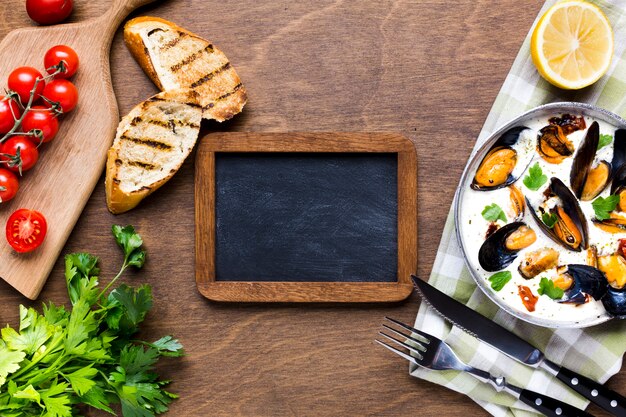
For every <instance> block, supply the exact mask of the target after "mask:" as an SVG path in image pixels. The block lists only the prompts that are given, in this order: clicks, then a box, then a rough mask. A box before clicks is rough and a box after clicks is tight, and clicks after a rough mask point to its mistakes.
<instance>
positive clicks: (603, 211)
mask: <svg viewBox="0 0 626 417" xmlns="http://www.w3.org/2000/svg"><path fill="white" fill-rule="evenodd" d="M617 203H619V196H618V195H610V196H608V197H607V198H602V197H598V198H596V199H595V200H593V203H591V207H593V211H595V213H596V217H597V218H598V220H606V219H609V218H611V215H610V213H611V212H612V211H613V210H615V208H616V207H617Z"/></svg>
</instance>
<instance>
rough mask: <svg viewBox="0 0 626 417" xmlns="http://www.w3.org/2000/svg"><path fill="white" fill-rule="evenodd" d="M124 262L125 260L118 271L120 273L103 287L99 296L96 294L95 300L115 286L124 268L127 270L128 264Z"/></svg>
mask: <svg viewBox="0 0 626 417" xmlns="http://www.w3.org/2000/svg"><path fill="white" fill-rule="evenodd" d="M126 261H127V260H126V259H124V263H123V264H122V268H121V269H120V272H118V273H117V275H116V276H115V278H113V279H112V280H111V282H109V283H108V284H107V286H106V287H104V289H103V290H102V291H100V294H98V297H96V300H99V299H100V297H102V296H103V295H104V294H105V293H106V292H107V291H108V290H109V288H111V285H113V284H115V281H117V279H118V278H119V277H121V276H122V274H123V273H124V271H125V270H126V268H128V264H127V263H126Z"/></svg>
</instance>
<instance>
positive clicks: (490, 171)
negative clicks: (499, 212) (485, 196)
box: [470, 126, 533, 191]
mask: <svg viewBox="0 0 626 417" xmlns="http://www.w3.org/2000/svg"><path fill="white" fill-rule="evenodd" d="M532 136H533V134H532V130H531V129H529V128H528V127H526V126H516V127H513V128H511V129H509V130H507V131H506V132H504V133H503V134H502V136H500V138H498V140H497V141H496V142H495V143H494V144H493V146H492V147H491V149H489V152H487V154H486V155H485V157H484V158H483V160H482V161H481V162H480V165H479V166H478V169H477V170H476V174H475V175H474V179H473V180H472V183H471V184H470V187H472V189H474V190H477V191H490V190H496V189H498V188H502V187H506V186H508V185H510V184H513V183H514V182H515V181H517V179H518V178H519V177H520V176H521V175H522V174H523V173H524V171H526V168H527V167H528V165H529V164H530V162H531V160H532V154H531V153H530V152H524V153H523V154H522V155H521V154H520V152H518V151H517V149H516V146H515V145H517V144H518V142H519V141H520V140H529V141H530V140H532Z"/></svg>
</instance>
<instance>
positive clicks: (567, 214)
mask: <svg viewBox="0 0 626 417" xmlns="http://www.w3.org/2000/svg"><path fill="white" fill-rule="evenodd" d="M549 190H550V194H551V195H555V196H557V197H558V198H559V200H560V202H561V203H560V204H561V206H560V207H561V209H562V212H563V214H564V216H561V215H559V213H558V210H557V213H552V214H556V215H557V217H558V220H557V222H556V223H555V225H554V226H553V227H552V228H549V227H548V226H546V224H545V223H544V222H543V220H542V219H541V218H540V217H539V216H538V215H537V212H536V211H535V209H534V208H533V207H532V205H531V204H530V201H528V198H526V205H528V209H529V211H530V213H531V214H532V216H533V218H534V219H535V221H536V222H537V224H539V228H540V229H541V230H542V231H543V232H544V233H545V234H546V236H548V237H549V238H550V239H552V240H553V241H555V242H556V243H558V244H560V245H561V246H563V247H564V248H566V249H569V250H572V251H575V252H580V251H581V250H582V249H587V248H588V247H589V243H588V242H589V239H588V236H589V231H588V229H587V219H586V218H585V214H584V213H583V211H582V209H581V208H580V205H579V204H578V200H577V199H576V197H575V196H574V194H572V192H571V191H570V190H569V188H567V186H565V184H563V181H561V180H560V179H558V178H557V177H552V179H551V180H550V187H549Z"/></svg>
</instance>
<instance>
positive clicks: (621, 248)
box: [617, 239, 626, 258]
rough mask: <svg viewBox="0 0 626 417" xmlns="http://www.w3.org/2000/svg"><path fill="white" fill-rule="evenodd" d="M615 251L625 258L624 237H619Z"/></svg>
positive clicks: (625, 245) (625, 246)
mask: <svg viewBox="0 0 626 417" xmlns="http://www.w3.org/2000/svg"><path fill="white" fill-rule="evenodd" d="M617 253H618V254H619V255H622V256H623V257H624V258H626V239H620V240H619V245H618V246H617Z"/></svg>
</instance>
